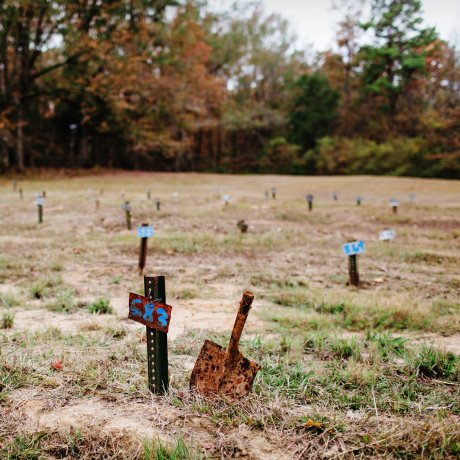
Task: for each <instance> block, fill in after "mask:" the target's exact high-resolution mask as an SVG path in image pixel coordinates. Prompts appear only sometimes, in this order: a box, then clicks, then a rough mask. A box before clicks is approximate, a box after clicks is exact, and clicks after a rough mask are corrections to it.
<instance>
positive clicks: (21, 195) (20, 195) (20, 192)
mask: <svg viewBox="0 0 460 460" xmlns="http://www.w3.org/2000/svg"><path fill="white" fill-rule="evenodd" d="M19 198H21V200H22V198H23V194H22V188H20V189H19Z"/></svg>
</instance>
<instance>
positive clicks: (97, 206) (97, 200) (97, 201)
mask: <svg viewBox="0 0 460 460" xmlns="http://www.w3.org/2000/svg"><path fill="white" fill-rule="evenodd" d="M99 203H100V202H99V198H96V211H97V210H98V209H99Z"/></svg>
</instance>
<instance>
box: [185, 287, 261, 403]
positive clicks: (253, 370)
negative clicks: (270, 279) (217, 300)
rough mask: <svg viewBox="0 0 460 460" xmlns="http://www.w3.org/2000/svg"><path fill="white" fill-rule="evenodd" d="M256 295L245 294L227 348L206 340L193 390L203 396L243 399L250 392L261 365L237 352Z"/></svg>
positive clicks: (193, 375) (191, 381)
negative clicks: (224, 396) (214, 395)
mask: <svg viewBox="0 0 460 460" xmlns="http://www.w3.org/2000/svg"><path fill="white" fill-rule="evenodd" d="M253 299H254V294H252V293H251V292H245V293H244V294H243V298H242V299H241V302H240V307H239V310H238V314H237V317H236V320H235V325H234V326H233V331H232V336H231V338H230V343H229V346H228V348H224V347H221V346H220V345H218V344H217V343H214V342H211V341H210V340H206V341H205V342H204V345H203V348H202V349H201V352H200V354H199V356H198V359H197V361H196V363H195V367H194V368H193V372H192V376H191V378H190V388H192V389H196V390H198V391H199V392H200V393H202V394H225V395H227V396H230V397H232V398H240V397H241V396H244V395H246V394H248V393H249V392H250V391H251V388H252V384H253V382H254V379H255V377H256V374H257V371H258V370H259V369H260V365H259V364H257V363H254V362H253V361H250V360H249V359H247V358H245V357H244V356H243V355H242V354H241V353H240V351H239V350H238V343H239V341H240V337H241V334H242V332H243V327H244V324H245V322H246V318H247V317H248V313H249V310H250V308H251V304H252V301H253Z"/></svg>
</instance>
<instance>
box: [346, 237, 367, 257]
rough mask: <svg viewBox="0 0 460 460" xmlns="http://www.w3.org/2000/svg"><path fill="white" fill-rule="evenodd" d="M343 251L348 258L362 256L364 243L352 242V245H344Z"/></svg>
mask: <svg viewBox="0 0 460 460" xmlns="http://www.w3.org/2000/svg"><path fill="white" fill-rule="evenodd" d="M342 249H343V253H344V254H345V255H346V256H352V255H354V254H360V253H361V252H364V241H352V242H351V243H346V244H343V245H342Z"/></svg>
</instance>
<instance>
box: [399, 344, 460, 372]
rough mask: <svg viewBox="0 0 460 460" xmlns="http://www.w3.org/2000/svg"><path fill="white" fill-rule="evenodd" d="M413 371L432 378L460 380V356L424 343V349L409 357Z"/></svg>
mask: <svg viewBox="0 0 460 460" xmlns="http://www.w3.org/2000/svg"><path fill="white" fill-rule="evenodd" d="M408 364H409V366H410V369H411V371H412V373H415V374H416V375H423V376H425V377H430V378H440V379H449V380H453V381H460V358H459V357H458V356H456V355H455V354H454V353H451V352H443V351H441V350H438V349H436V348H434V347H432V346H428V345H426V344H423V346H422V349H421V350H420V351H419V352H417V353H414V354H413V356H411V357H410V358H409V359H408Z"/></svg>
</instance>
